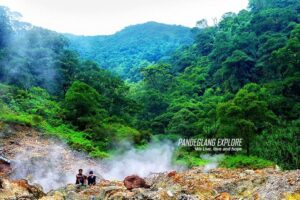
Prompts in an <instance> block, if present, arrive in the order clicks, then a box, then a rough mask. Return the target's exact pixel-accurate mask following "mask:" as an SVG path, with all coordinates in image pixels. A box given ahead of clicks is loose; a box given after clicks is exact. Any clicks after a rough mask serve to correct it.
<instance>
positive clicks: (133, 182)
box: [123, 175, 150, 190]
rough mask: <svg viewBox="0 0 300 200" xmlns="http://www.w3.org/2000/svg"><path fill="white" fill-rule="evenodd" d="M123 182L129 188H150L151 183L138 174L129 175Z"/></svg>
mask: <svg viewBox="0 0 300 200" xmlns="http://www.w3.org/2000/svg"><path fill="white" fill-rule="evenodd" d="M123 183H124V185H125V187H126V188H127V189H128V190H132V189H134V188H150V185H148V184H146V181H145V180H144V179H143V178H141V177H139V176H137V175H132V176H127V177H126V178H125V179H124V181H123Z"/></svg>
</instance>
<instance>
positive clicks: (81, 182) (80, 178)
mask: <svg viewBox="0 0 300 200" xmlns="http://www.w3.org/2000/svg"><path fill="white" fill-rule="evenodd" d="M82 172H83V170H82V169H79V170H78V174H77V175H76V185H84V182H85V176H84V175H83V173H82Z"/></svg>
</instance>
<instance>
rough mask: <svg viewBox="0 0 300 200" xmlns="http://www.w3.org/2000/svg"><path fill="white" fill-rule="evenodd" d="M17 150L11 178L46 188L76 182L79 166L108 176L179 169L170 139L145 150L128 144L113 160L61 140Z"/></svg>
mask: <svg viewBox="0 0 300 200" xmlns="http://www.w3.org/2000/svg"><path fill="white" fill-rule="evenodd" d="M36 142H37V143H36V144H34V142H33V143H31V145H29V146H27V147H26V149H24V151H22V152H19V153H18V154H16V156H15V158H14V159H13V163H12V167H13V169H14V172H13V174H12V178H14V179H22V178H26V179H28V180H29V181H30V182H31V183H37V184H39V185H41V186H42V187H43V188H44V190H45V191H49V190H52V189H56V188H59V187H63V186H65V185H66V184H68V183H74V182H75V175H76V173H77V171H78V169H83V170H84V172H85V173H88V171H90V170H93V171H94V172H95V173H96V174H98V176H102V177H103V178H105V179H108V180H122V179H124V178H125V177H126V176H128V175H132V174H137V175H139V176H143V177H144V176H147V175H149V174H151V173H158V172H166V171H170V170H178V169H179V166H173V165H172V164H171V163H172V162H171V161H172V156H173V152H174V146H172V145H171V144H170V143H155V144H150V145H149V147H148V148H147V149H145V150H140V151H138V150H136V149H134V148H129V149H128V150H127V151H125V152H124V153H123V154H121V155H118V156H115V157H114V158H113V159H111V160H107V161H97V160H92V159H90V158H88V157H87V156H86V155H84V154H82V153H79V152H77V151H72V150H70V149H69V148H68V147H67V146H66V145H64V144H62V143H59V142H58V141H46V140H45V141H36Z"/></svg>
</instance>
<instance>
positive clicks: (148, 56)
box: [65, 22, 193, 81]
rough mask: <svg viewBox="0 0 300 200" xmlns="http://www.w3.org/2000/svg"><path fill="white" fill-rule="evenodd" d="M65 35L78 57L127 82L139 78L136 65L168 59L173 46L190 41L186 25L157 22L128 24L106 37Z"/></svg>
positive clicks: (188, 29)
mask: <svg viewBox="0 0 300 200" xmlns="http://www.w3.org/2000/svg"><path fill="white" fill-rule="evenodd" d="M65 36H66V37H67V38H68V39H69V47H70V49H71V50H75V51H77V52H78V53H79V55H80V56H81V57H82V58H84V59H90V60H93V61H95V62H97V63H98V64H99V65H100V66H101V67H102V68H105V69H109V70H110V71H113V72H115V73H117V74H118V75H119V76H121V77H122V78H123V79H129V80H130V81H138V80H141V79H142V78H141V75H140V73H139V70H140V68H142V67H147V66H148V65H150V64H154V63H156V62H157V61H159V60H166V59H168V58H169V57H170V56H171V55H172V52H173V51H174V50H175V49H176V48H179V47H181V46H184V45H189V44H191V43H192V41H193V38H192V36H193V33H192V32H191V30H190V28H186V27H183V26H176V25H167V24H161V23H157V22H147V23H144V24H138V25H132V26H129V27H126V28H124V29H123V30H121V31H119V32H117V33H115V34H113V35H108V36H76V35H70V34H66V35H65Z"/></svg>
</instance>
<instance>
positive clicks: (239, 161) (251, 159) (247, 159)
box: [220, 155, 275, 169]
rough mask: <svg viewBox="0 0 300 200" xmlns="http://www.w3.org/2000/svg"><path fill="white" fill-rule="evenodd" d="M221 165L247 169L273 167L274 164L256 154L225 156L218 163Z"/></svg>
mask: <svg viewBox="0 0 300 200" xmlns="http://www.w3.org/2000/svg"><path fill="white" fill-rule="evenodd" d="M220 166H221V167H225V168H233V169H234V168H248V169H263V168H268V167H274V166H275V164H274V163H273V162H271V161H268V160H264V159H262V158H258V157H256V156H244V155H236V156H227V157H225V159H224V160H223V161H221V163H220Z"/></svg>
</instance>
